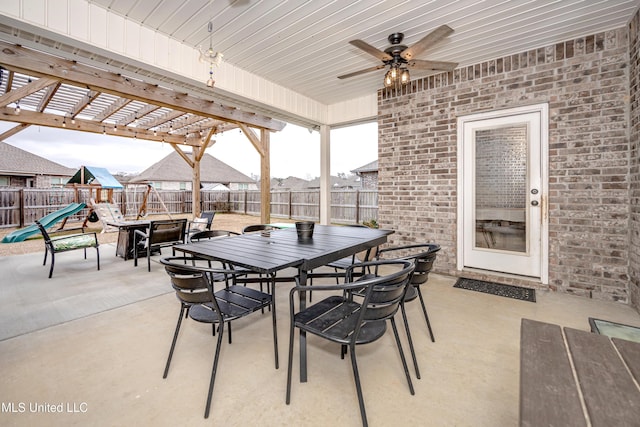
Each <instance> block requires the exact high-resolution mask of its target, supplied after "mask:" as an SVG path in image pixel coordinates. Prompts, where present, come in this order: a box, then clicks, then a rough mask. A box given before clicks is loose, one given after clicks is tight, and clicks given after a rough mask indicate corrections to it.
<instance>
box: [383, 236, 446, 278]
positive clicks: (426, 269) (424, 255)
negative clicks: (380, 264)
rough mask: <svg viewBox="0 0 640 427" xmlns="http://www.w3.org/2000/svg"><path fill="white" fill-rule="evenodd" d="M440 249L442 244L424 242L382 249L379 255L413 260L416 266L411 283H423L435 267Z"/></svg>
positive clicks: (385, 257) (387, 257)
mask: <svg viewBox="0 0 640 427" xmlns="http://www.w3.org/2000/svg"><path fill="white" fill-rule="evenodd" d="M438 251H440V245H438V244H435V243H423V244H414V245H406V246H394V247H390V248H384V249H380V250H379V251H378V255H377V257H378V258H379V259H389V257H392V258H401V259H407V260H412V261H413V262H414V263H415V265H416V268H415V271H414V272H413V276H412V277H411V284H412V285H421V284H423V283H426V282H427V280H428V279H429V273H430V272H431V269H432V268H433V263H434V262H435V260H436V256H437V253H438Z"/></svg>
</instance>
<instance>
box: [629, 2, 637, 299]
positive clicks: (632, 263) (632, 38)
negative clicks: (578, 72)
mask: <svg viewBox="0 0 640 427" xmlns="http://www.w3.org/2000/svg"><path fill="white" fill-rule="evenodd" d="M629 58H630V60H629V76H630V79H629V87H630V106H631V112H630V120H629V123H630V141H629V142H630V144H629V148H630V152H631V153H630V154H631V155H630V159H631V173H630V174H629V175H630V179H629V185H630V186H631V189H630V192H629V194H630V198H629V199H630V205H631V206H630V215H631V220H630V227H629V231H630V232H629V234H630V248H629V276H630V283H629V290H630V294H631V303H632V305H633V306H634V307H635V308H636V310H638V311H640V11H638V12H637V13H636V15H635V16H634V17H633V19H632V20H631V22H630V23H629Z"/></svg>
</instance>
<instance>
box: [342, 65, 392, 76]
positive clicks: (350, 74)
mask: <svg viewBox="0 0 640 427" xmlns="http://www.w3.org/2000/svg"><path fill="white" fill-rule="evenodd" d="M385 66H386V65H384V64H380V65H376V66H375V67H371V68H366V69H364V70H360V71H354V72H353V73H349V74H344V75H342V76H338V78H339V79H348V78H349V77H353V76H359V75H360V74H365V73H370V72H371V71H376V70H380V69H382V68H384V67H385Z"/></svg>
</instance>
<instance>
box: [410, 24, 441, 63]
mask: <svg viewBox="0 0 640 427" xmlns="http://www.w3.org/2000/svg"><path fill="white" fill-rule="evenodd" d="M451 33H453V30H452V29H451V27H449V26H448V25H441V26H439V27H438V28H436V29H435V30H433V31H431V32H430V33H429V34H427V35H426V36H424V37H423V38H421V39H420V40H418V41H417V42H416V43H414V44H413V46H409V47H408V48H406V49H405V50H404V51H402V53H401V54H400V56H401V57H402V58H404V59H406V60H407V61H409V60H410V59H412V58H414V57H415V56H417V55H420V54H421V53H422V52H424V50H425V49H426V48H428V47H429V46H431V45H433V44H435V43H437V42H438V41H440V40H442V39H443V38H445V37H447V36H448V35H449V34H451Z"/></svg>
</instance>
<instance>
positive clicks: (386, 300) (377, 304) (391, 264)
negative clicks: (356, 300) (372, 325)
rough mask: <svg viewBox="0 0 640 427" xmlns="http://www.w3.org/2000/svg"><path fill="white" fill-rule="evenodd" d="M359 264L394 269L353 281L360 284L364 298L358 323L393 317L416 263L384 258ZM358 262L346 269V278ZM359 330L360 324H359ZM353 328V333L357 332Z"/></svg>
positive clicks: (374, 267)
mask: <svg viewBox="0 0 640 427" xmlns="http://www.w3.org/2000/svg"><path fill="white" fill-rule="evenodd" d="M362 266H364V267H367V268H372V269H375V270H376V271H378V269H379V268H382V269H384V270H387V269H393V270H395V271H393V272H392V273H388V274H378V275H376V276H373V277H372V276H368V277H367V278H366V279H364V280H358V281H357V282H356V283H357V284H358V286H361V287H362V288H361V289H362V292H363V296H364V299H363V301H362V308H361V310H360V311H361V313H360V323H361V324H362V323H364V322H374V321H381V320H386V319H389V318H391V317H393V316H394V315H395V314H396V312H397V311H398V308H399V307H400V303H401V302H402V301H403V299H404V295H405V293H406V291H407V286H408V285H409V283H410V280H411V275H412V273H413V271H414V269H415V264H414V263H413V262H412V261H410V260H401V259H397V260H384V261H372V262H367V263H363V264H362ZM355 268H357V266H351V267H349V268H348V269H347V282H351V281H352V280H353V276H352V272H353V270H354V269H355ZM358 330H359V327H358ZM358 330H356V332H355V333H356V334H357V332H358Z"/></svg>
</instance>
